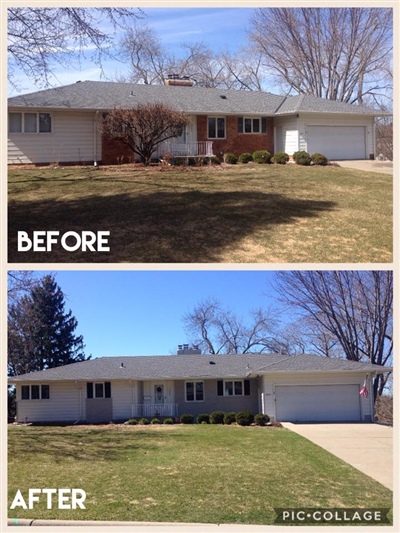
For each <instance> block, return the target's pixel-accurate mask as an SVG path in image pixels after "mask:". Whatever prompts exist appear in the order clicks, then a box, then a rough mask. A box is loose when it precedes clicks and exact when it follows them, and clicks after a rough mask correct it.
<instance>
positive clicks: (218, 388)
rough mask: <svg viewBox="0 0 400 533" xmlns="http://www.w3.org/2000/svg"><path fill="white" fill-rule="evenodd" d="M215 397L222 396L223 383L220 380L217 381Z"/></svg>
mask: <svg viewBox="0 0 400 533" xmlns="http://www.w3.org/2000/svg"><path fill="white" fill-rule="evenodd" d="M217 395H218V396H223V395H224V382H223V381H222V380H221V381H217Z"/></svg>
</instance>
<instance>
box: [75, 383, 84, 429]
mask: <svg viewBox="0 0 400 533" xmlns="http://www.w3.org/2000/svg"><path fill="white" fill-rule="evenodd" d="M75 385H78V387H79V388H78V390H79V418H78V420H75V422H74V423H73V425H74V426H75V424H78V422H80V421H81V420H82V387H81V386H80V385H79V384H78V383H77V382H76V381H75Z"/></svg>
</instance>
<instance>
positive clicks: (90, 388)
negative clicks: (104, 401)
mask: <svg viewBox="0 0 400 533" xmlns="http://www.w3.org/2000/svg"><path fill="white" fill-rule="evenodd" d="M86 396H87V397H88V398H111V382H110V381H105V382H96V383H90V382H89V383H86Z"/></svg>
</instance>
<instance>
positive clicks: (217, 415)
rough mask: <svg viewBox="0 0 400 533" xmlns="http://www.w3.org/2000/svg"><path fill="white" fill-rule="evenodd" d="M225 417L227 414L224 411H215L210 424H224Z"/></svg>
mask: <svg viewBox="0 0 400 533" xmlns="http://www.w3.org/2000/svg"><path fill="white" fill-rule="evenodd" d="M224 416H225V413H224V412H223V411H213V412H212V413H211V414H210V423H211V424H223V423H224Z"/></svg>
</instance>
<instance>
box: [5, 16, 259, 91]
mask: <svg viewBox="0 0 400 533" xmlns="http://www.w3.org/2000/svg"><path fill="white" fill-rule="evenodd" d="M143 12H144V14H145V16H144V17H143V19H142V20H143V22H145V23H146V24H147V25H148V26H150V27H152V28H153V29H154V30H155V32H156V33H157V35H158V36H159V37H160V38H161V41H162V43H163V44H164V45H165V46H166V47H167V48H168V49H169V51H170V52H173V53H176V54H177V55H179V47H180V44H181V43H182V42H198V41H204V42H205V43H207V44H208V45H209V46H210V48H211V49H212V50H214V51H216V52H222V51H226V50H229V51H232V52H234V51H236V50H237V49H238V48H240V47H241V46H242V45H244V44H245V41H246V29H247V28H248V22H249V18H250V17H251V15H252V13H253V12H254V9H247V8H211V9H210V8H181V9H178V8H158V9H155V8H153V9H148V8H143ZM106 27H107V26H105V28H106ZM110 31H111V28H110ZM116 40H119V37H117V38H116ZM89 58H90V50H88V52H87V57H86V59H85V58H82V59H81V61H78V59H77V60H76V61H75V62H74V68H68V69H60V68H59V67H57V66H56V65H55V68H54V72H55V74H56V77H57V79H56V80H54V81H53V84H54V85H55V86H57V85H68V84H70V83H75V82H76V81H78V80H81V81H84V80H105V79H110V80H112V79H113V78H114V79H115V76H116V75H117V74H123V72H124V66H123V65H122V63H118V62H116V61H110V60H104V62H103V70H104V74H103V75H102V73H101V70H100V68H99V66H98V65H95V64H93V63H91V62H90V59H89ZM104 76H105V77H104ZM16 77H17V81H18V82H19V85H20V88H19V90H18V91H17V90H16V89H14V88H12V87H10V86H9V96H15V95H16V94H18V93H28V92H32V91H35V90H38V88H37V87H35V85H33V84H32V82H31V80H29V79H27V78H26V77H24V76H16Z"/></svg>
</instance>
